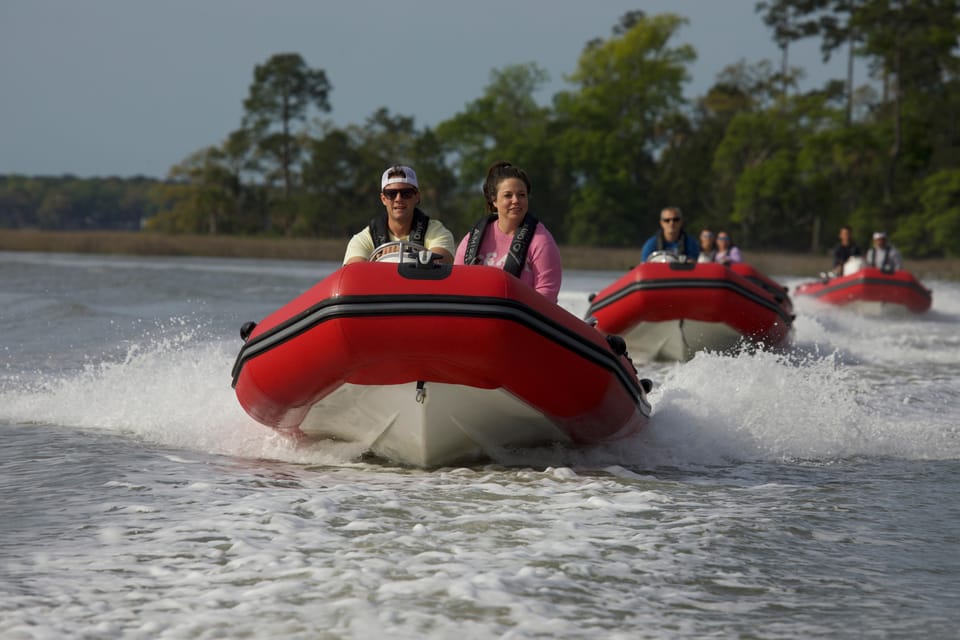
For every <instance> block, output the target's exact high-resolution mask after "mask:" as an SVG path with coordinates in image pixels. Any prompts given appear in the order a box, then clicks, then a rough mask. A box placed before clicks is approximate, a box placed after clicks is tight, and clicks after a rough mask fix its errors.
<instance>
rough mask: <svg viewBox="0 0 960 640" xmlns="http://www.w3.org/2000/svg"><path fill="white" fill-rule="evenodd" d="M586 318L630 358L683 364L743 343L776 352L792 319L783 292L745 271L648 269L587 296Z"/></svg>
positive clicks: (665, 265) (742, 267)
mask: <svg viewBox="0 0 960 640" xmlns="http://www.w3.org/2000/svg"><path fill="white" fill-rule="evenodd" d="M587 317H588V318H591V319H593V320H594V321H596V326H597V328H598V329H600V330H601V331H603V332H604V333H608V334H616V335H619V336H622V337H623V338H624V339H625V340H626V342H627V346H628V349H629V352H630V355H631V356H632V357H633V358H635V359H645V360H654V359H656V360H679V361H684V360H689V359H690V358H692V357H693V356H694V354H695V353H696V352H698V351H702V350H713V351H723V350H728V349H731V348H733V347H735V346H736V345H738V344H739V343H741V342H742V341H744V340H746V341H749V342H751V343H754V344H762V345H764V346H776V345H780V344H782V343H783V342H784V341H785V340H787V338H788V336H789V334H790V329H791V327H792V325H793V318H794V315H793V303H792V302H791V300H790V296H789V295H788V293H787V290H786V289H785V288H784V287H783V286H782V285H780V284H778V283H776V282H775V281H773V280H771V279H770V278H768V277H767V276H765V275H764V274H762V273H760V272H759V271H757V270H756V269H754V268H753V267H751V266H750V265H746V264H732V265H730V266H724V265H722V264H716V263H693V262H645V263H643V264H641V265H639V266H637V267H635V268H634V269H633V270H632V271H630V272H628V273H627V274H625V275H624V276H623V277H622V278H620V279H619V280H617V281H616V282H614V283H613V284H611V285H610V286H608V287H607V288H605V289H603V290H602V291H600V292H599V293H597V294H596V295H594V296H592V297H591V301H590V307H589V309H588V310H587Z"/></svg>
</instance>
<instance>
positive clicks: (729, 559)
mask: <svg viewBox="0 0 960 640" xmlns="http://www.w3.org/2000/svg"><path fill="white" fill-rule="evenodd" d="M336 266H337V265H334V264H331V263H309V262H281V261H257V260H227V259H197V258H129V257H104V256H76V255H53V254H34V253H10V252H0V325H2V327H3V331H4V339H3V340H2V341H0V436H2V438H3V446H2V448H0V638H3V639H4V640H6V639H8V638H9V639H20V638H23V639H33V638H66V637H69V638H144V639H147V638H150V639H155V638H211V639H212V638H260V637H271V636H274V637H283V638H369V637H383V636H391V637H394V638H458V639H465V638H582V637H601V638H624V639H626V638H631V639H634V638H812V637H823V638H956V637H958V631H957V629H960V609H958V607H957V603H958V597H957V594H958V593H960V533H958V531H960V331H958V328H960V285H958V284H957V283H951V282H939V281H935V282H927V283H926V284H927V285H928V286H930V287H931V288H932V289H933V291H934V303H933V309H932V311H931V312H929V313H928V314H925V315H923V316H917V317H907V318H895V319H887V318H877V317H868V316H860V315H856V314H853V313H849V312H846V311H843V310H838V309H831V308H825V307H822V306H819V305H818V304H817V303H815V302H813V301H809V300H795V303H796V306H797V312H798V318H797V322H796V325H795V326H796V335H795V337H794V342H793V345H792V346H791V347H790V348H789V349H787V350H785V351H783V352H778V353H771V352H766V351H756V352H746V351H745V352H743V353H739V354H734V355H724V354H711V353H704V354H698V355H697V357H696V358H694V359H693V360H692V361H690V362H687V363H683V364H656V365H648V364H642V365H640V371H641V374H642V375H644V376H645V377H649V378H651V379H653V380H654V382H655V385H656V386H655V388H654V390H653V392H652V393H651V402H652V404H653V416H652V420H651V423H650V426H649V428H648V429H647V430H645V431H644V432H643V433H641V434H640V435H638V436H637V437H635V438H633V439H631V440H627V441H623V442H619V443H616V444H615V445H609V446H606V447H599V448H594V449H589V450H577V451H564V450H558V449H553V448H549V449H542V450H535V451H527V452H522V453H516V452H515V453H510V454H506V453H505V454H504V458H503V459H498V460H495V461H491V462H490V463H487V464H482V465H475V466H470V467H462V468H461V467H457V468H444V469H437V470H432V471H423V470H413V469H407V468H401V467H396V466H391V465H389V464H385V463H383V462H374V461H369V460H366V459H365V458H363V457H361V456H360V455H359V454H360V453H361V452H359V451H357V450H355V449H354V448H351V447H350V446H349V445H345V444H337V443H313V444H311V445H309V446H294V445H293V444H291V443H290V442H288V441H286V440H284V439H283V438H281V437H279V436H277V435H275V434H274V433H273V432H272V431H270V430H269V429H267V428H265V427H262V426H260V425H258V424H257V423H255V422H254V421H253V420H252V419H250V418H249V417H247V416H246V414H245V413H244V412H243V410H242V409H241V408H240V407H239V405H238V404H237V402H236V399H235V397H234V395H233V390H232V389H231V387H230V369H231V367H232V365H233V360H234V358H235V356H236V354H237V351H238V350H239V348H240V345H241V342H240V338H239V327H240V325H241V324H243V322H245V321H247V320H260V319H261V318H262V317H263V316H265V315H266V314H267V313H269V312H270V311H272V310H273V309H275V308H276V307H278V306H280V305H282V304H283V303H285V302H286V301H288V300H289V299H290V298H292V297H294V296H295V295H297V294H299V293H301V292H302V291H304V290H305V289H307V288H308V287H310V286H311V285H312V284H313V283H314V282H315V281H316V280H318V279H320V278H322V277H323V276H325V275H327V274H329V273H330V272H332V271H333V270H334V269H335V268H336ZM618 275H619V274H618V273H613V272H587V271H568V272H566V273H565V274H564V287H563V290H562V291H561V296H560V303H561V304H562V305H563V306H564V307H566V308H567V309H569V310H571V311H572V312H574V313H576V314H577V315H582V314H583V313H584V311H585V310H586V308H587V295H588V294H589V293H590V292H593V291H597V290H599V289H600V288H602V287H603V286H605V285H606V284H608V283H609V282H611V281H613V280H614V278H615V277H617V276H618ZM772 275H774V276H776V274H772ZM780 280H781V281H782V282H784V284H787V285H790V286H791V289H792V287H793V286H794V285H795V284H797V282H799V280H798V279H795V278H780Z"/></svg>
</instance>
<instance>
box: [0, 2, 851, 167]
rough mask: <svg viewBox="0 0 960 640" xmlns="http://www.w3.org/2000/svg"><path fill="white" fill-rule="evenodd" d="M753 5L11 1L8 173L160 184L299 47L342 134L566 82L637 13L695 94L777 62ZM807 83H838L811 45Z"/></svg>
mask: <svg viewBox="0 0 960 640" xmlns="http://www.w3.org/2000/svg"><path fill="white" fill-rule="evenodd" d="M755 4H756V0H633V1H629V0H593V1H582V0H510V1H507V0H480V1H477V2H466V1H464V0H402V1H395V0H382V1H379V0H378V1H375V0H342V1H330V0H0V173H22V174H27V175H61V174H66V173H70V174H74V175H77V176H84V177H86V176H106V175H119V176H133V175H138V174H142V175H147V176H155V177H162V176H165V175H166V174H167V171H168V170H169V169H170V167H171V166H172V165H174V164H176V163H178V162H180V161H182V160H183V159H184V158H186V157H187V156H189V155H190V154H191V153H193V152H195V151H198V150H200V149H202V148H204V147H207V146H210V145H216V144H219V143H220V142H222V141H223V140H224V139H225V138H226V136H227V134H229V132H230V131H233V130H235V129H236V128H238V126H239V124H240V119H241V116H242V114H243V100H244V98H245V97H246V95H247V92H248V89H249V86H250V83H251V81H252V79H253V68H254V66H255V65H257V64H260V63H263V62H265V61H266V60H267V59H268V58H269V57H270V56H271V55H273V54H275V53H285V52H295V53H299V54H300V55H301V56H303V58H304V60H305V61H306V63H307V64H308V65H309V66H311V67H313V68H319V69H323V70H325V71H326V73H327V78H328V80H329V81H330V83H331V85H332V87H333V90H332V92H331V94H330V102H331V106H332V107H333V111H332V112H331V113H330V114H329V115H328V116H327V117H329V118H331V119H332V120H333V121H334V122H335V123H337V124H338V125H347V124H362V123H363V122H364V120H366V118H367V117H368V116H369V115H371V114H372V113H373V112H374V111H376V110H377V109H378V108H380V107H387V108H388V109H389V110H390V112H391V113H392V114H394V115H405V116H413V117H414V118H415V122H416V124H417V126H421V127H422V126H425V125H435V124H436V123H438V122H440V121H442V120H445V119H447V118H450V117H452V116H453V115H455V114H456V113H457V112H458V111H461V110H462V109H463V107H464V105H465V104H466V103H468V102H470V101H472V100H474V99H475V98H477V97H479V96H480V95H481V93H482V92H483V89H484V87H485V86H486V85H487V84H488V82H489V79H490V71H491V70H492V69H499V68H502V67H504V66H506V65H510V64H519V63H527V62H536V63H537V64H539V65H540V66H541V67H543V68H545V69H546V70H547V71H548V72H549V73H550V76H551V82H550V84H549V85H548V86H547V87H546V89H545V91H544V92H543V96H542V103H543V104H549V99H550V96H552V95H553V94H554V93H556V92H557V91H559V90H561V89H563V88H565V87H566V85H565V82H564V76H565V75H567V74H569V73H571V72H572V71H573V70H574V69H575V68H576V63H577V59H578V58H579V55H580V53H581V51H582V50H583V46H584V44H585V43H586V42H587V41H589V40H591V39H593V38H598V37H599V38H607V37H609V36H610V35H611V29H612V28H613V26H614V25H615V24H617V22H618V21H619V19H620V17H621V16H622V15H623V14H624V13H626V12H627V11H630V10H634V9H640V10H643V11H645V12H647V14H650V15H652V14H658V13H666V12H672V13H675V14H678V15H681V16H684V17H686V18H688V19H689V24H688V25H687V26H686V27H684V28H683V29H682V30H681V31H680V32H679V34H678V37H677V39H676V40H675V41H674V42H673V44H674V45H679V44H684V43H688V44H691V45H693V46H694V48H695V49H696V50H697V54H698V59H697V62H696V63H695V64H694V65H693V66H692V67H691V69H690V71H691V76H692V78H691V82H690V84H689V85H688V87H687V92H686V93H687V95H688V96H690V97H692V96H697V95H702V94H703V93H704V92H705V91H706V89H707V88H709V87H710V86H711V85H712V84H713V81H714V79H715V77H716V75H717V73H719V72H720V71H721V70H722V69H723V68H724V67H725V66H727V65H729V64H734V63H736V62H738V61H739V60H746V61H747V62H751V63H752V62H758V61H760V60H762V59H765V58H768V59H771V60H774V61H777V60H779V53H778V51H777V49H776V48H775V46H774V45H773V43H772V41H771V38H770V35H769V31H768V29H767V28H766V27H765V26H764V25H763V21H762V20H761V18H760V16H759V15H757V14H756V13H754V6H755ZM791 63H792V64H794V65H796V66H802V67H805V68H806V69H807V73H808V81H807V83H806V84H807V85H809V86H819V85H820V84H821V83H822V82H823V81H824V80H825V79H827V78H828V77H842V76H843V68H842V67H843V63H842V61H836V62H834V63H832V64H831V65H830V67H829V68H825V67H823V65H822V64H821V62H820V56H819V52H818V50H817V48H816V45H815V44H811V45H810V46H809V47H805V48H801V49H799V50H797V51H794V52H792V53H791Z"/></svg>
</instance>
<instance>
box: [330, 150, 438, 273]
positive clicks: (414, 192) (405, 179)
mask: <svg viewBox="0 0 960 640" xmlns="http://www.w3.org/2000/svg"><path fill="white" fill-rule="evenodd" d="M380 202H381V204H383V208H384V212H383V213H381V214H380V215H378V216H374V218H373V219H372V220H371V221H370V224H369V225H368V226H367V227H366V228H365V229H363V230H362V231H360V232H358V233H356V234H355V235H354V236H353V237H352V238H350V242H349V243H348V244H347V251H346V253H345V255H344V256H343V264H350V263H351V262H364V261H366V260H369V259H370V254H371V253H373V250H374V249H376V248H377V247H378V246H380V245H382V244H384V243H386V242H396V241H398V240H406V241H409V242H414V243H416V244H419V245H422V246H423V247H425V248H427V249H429V250H430V251H432V252H433V253H435V254H438V255H439V256H440V259H439V262H443V263H448V264H449V263H452V262H453V254H454V252H455V251H456V250H457V245H456V242H455V241H454V239H453V234H452V233H451V232H450V230H449V229H447V228H446V227H445V226H443V223H441V222H440V221H439V220H436V219H432V218H430V217H429V216H427V215H426V214H425V213H424V212H423V211H421V210H420V208H419V207H418V206H417V205H419V204H420V185H419V184H418V183H417V174H416V173H415V172H414V171H413V169H411V168H410V167H407V166H403V165H394V166H392V167H389V168H387V170H386V171H384V172H383V175H382V176H381V177H380Z"/></svg>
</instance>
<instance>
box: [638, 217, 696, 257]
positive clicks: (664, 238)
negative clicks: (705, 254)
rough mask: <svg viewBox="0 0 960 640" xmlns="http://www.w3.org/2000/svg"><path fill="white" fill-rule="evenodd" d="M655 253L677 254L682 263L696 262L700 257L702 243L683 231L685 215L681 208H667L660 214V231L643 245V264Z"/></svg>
mask: <svg viewBox="0 0 960 640" xmlns="http://www.w3.org/2000/svg"><path fill="white" fill-rule="evenodd" d="M655 251H666V252H668V253H673V254H676V256H677V257H679V258H680V261H681V262H696V261H697V257H699V255H700V243H699V242H697V241H696V239H694V238H691V237H690V236H688V235H687V233H686V231H684V230H683V213H681V212H680V207H667V208H666V209H664V210H663V211H661V212H660V230H659V231H658V232H657V233H656V234H654V235H653V236H651V237H650V239H649V240H647V241H646V242H645V243H643V251H642V252H641V254H640V260H641V262H646V261H647V258H649V257H650V254H651V253H653V252H655Z"/></svg>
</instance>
